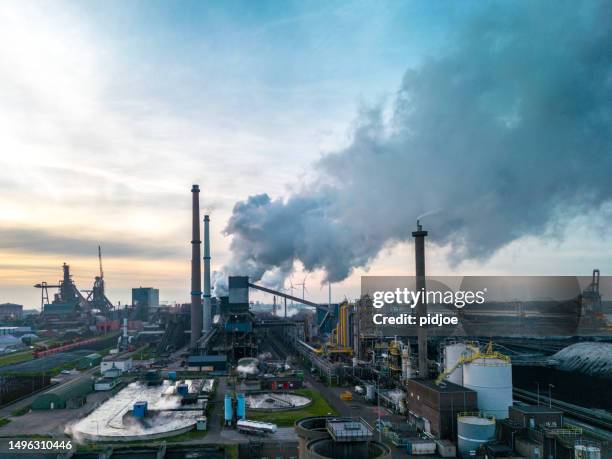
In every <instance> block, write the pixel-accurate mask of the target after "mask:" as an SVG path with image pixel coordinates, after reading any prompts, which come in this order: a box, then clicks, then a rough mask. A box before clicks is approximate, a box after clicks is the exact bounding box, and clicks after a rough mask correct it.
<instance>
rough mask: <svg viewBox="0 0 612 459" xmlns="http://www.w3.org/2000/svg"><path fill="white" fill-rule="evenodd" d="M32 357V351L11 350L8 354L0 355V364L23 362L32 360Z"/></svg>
mask: <svg viewBox="0 0 612 459" xmlns="http://www.w3.org/2000/svg"><path fill="white" fill-rule="evenodd" d="M33 358H34V354H33V353H32V351H21V352H12V353H10V354H7V355H3V356H2V357H0V366H2V365H12V364H14V363H20V362H25V361H26V360H32V359H33Z"/></svg>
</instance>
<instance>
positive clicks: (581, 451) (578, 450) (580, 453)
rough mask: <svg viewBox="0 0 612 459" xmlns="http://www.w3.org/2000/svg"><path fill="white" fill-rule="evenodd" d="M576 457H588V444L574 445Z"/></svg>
mask: <svg viewBox="0 0 612 459" xmlns="http://www.w3.org/2000/svg"><path fill="white" fill-rule="evenodd" d="M574 458H575V459H587V452H586V446H584V445H576V446H574Z"/></svg>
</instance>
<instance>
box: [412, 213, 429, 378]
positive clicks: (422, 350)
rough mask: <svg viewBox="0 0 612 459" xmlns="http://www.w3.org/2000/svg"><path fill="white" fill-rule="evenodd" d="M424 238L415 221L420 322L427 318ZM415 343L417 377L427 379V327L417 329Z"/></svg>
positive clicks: (423, 233)
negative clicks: (422, 318)
mask: <svg viewBox="0 0 612 459" xmlns="http://www.w3.org/2000/svg"><path fill="white" fill-rule="evenodd" d="M425 236H427V231H423V227H422V226H421V224H420V223H419V221H418V220H417V230H416V231H413V232H412V237H414V254H415V268H416V288H417V291H421V292H423V293H422V294H421V295H420V296H419V298H420V300H419V302H418V303H417V305H416V313H417V320H418V321H419V323H420V321H421V317H426V316H427V302H426V301H424V299H425V287H426V286H425ZM417 341H418V352H419V376H420V377H421V378H427V377H429V370H428V367H427V327H426V326H418V327H417Z"/></svg>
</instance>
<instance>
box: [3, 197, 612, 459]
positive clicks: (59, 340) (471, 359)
mask: <svg viewBox="0 0 612 459" xmlns="http://www.w3.org/2000/svg"><path fill="white" fill-rule="evenodd" d="M191 204H192V208H191V211H192V234H191V239H190V245H191V249H192V258H191V290H190V292H189V295H190V297H191V302H190V303H188V304H182V305H173V306H167V305H163V304H160V301H159V290H158V289H156V288H154V287H153V286H144V287H143V286H140V285H139V281H138V280H137V279H136V280H135V281H134V282H135V285H137V286H135V287H134V288H133V290H132V302H131V304H126V305H118V304H115V303H113V301H112V294H110V292H109V291H107V289H106V285H105V277H104V270H103V255H102V249H101V248H98V253H97V255H98V261H99V273H98V275H97V276H96V277H95V279H94V280H93V283H92V284H91V285H89V286H86V288H85V289H81V288H80V286H77V285H76V283H75V281H74V280H73V277H72V273H71V270H70V266H69V264H67V263H63V265H62V260H59V261H58V271H59V269H60V268H61V276H60V275H58V277H59V278H60V280H59V281H57V282H54V281H41V282H40V283H37V284H36V285H35V286H34V288H36V289H38V290H39V291H40V301H41V308H40V310H37V311H27V310H23V308H22V307H21V306H20V305H17V304H12V303H7V304H0V324H1V326H0V351H1V353H0V457H1V458H11V457H16V458H17V457H48V458H56V457H64V458H68V457H73V458H107V459H110V458H131V457H133V458H164V457H167V458H198V457H201V458H258V459H259V458H261V459H263V458H283V459H291V458H300V459H306V458H313V459H315V458H316V459H324V458H330V459H333V458H335V459H360V458H364V459H366V458H367V459H370V458H372V459H374V458H381V459H383V458H409V457H421V456H422V457H430V458H439V457H442V458H452V457H459V458H516V459H518V458H525V459H535V458H538V459H574V458H577V459H578V458H579V459H587V458H588V459H602V458H612V437H611V435H612V395H611V394H612V389H611V388H612V357H611V355H612V337H611V334H610V330H611V328H610V326H611V325H610V324H609V323H608V320H609V319H608V317H609V314H608V311H609V304H608V302H607V300H606V299H605V298H602V293H601V288H600V286H601V284H600V282H601V280H600V273H599V271H598V270H597V269H595V270H594V271H593V273H592V275H589V276H588V284H587V285H586V286H584V287H581V291H580V293H579V295H577V298H570V299H568V300H567V301H564V302H563V303H560V305H558V306H555V305H552V306H551V304H549V303H547V301H548V300H542V301H541V302H540V303H538V304H534V303H524V304H520V305H519V302H518V300H517V301H514V302H513V303H512V304H511V305H505V306H503V307H506V306H507V307H506V309H504V310H503V311H502V309H503V308H502V305H501V303H500V302H496V303H494V304H475V305H474V307H473V308H470V305H467V306H465V307H463V308H461V309H458V308H455V307H454V305H453V304H451V305H450V307H449V308H447V309H446V310H443V311H442V312H440V313H439V315H440V317H451V318H453V319H452V320H450V319H449V323H451V322H453V323H456V324H458V325H457V326H456V327H454V328H453V329H452V332H449V333H446V332H444V333H443V332H441V331H440V330H442V329H444V328H443V327H438V326H436V325H435V324H433V322H432V320H433V319H430V318H431V317H433V313H434V312H435V311H438V310H439V309H436V308H434V307H433V306H434V305H432V304H428V301H425V299H426V298H427V295H425V294H424V292H426V291H428V289H433V288H434V285H433V283H430V282H429V273H428V272H427V269H426V259H427V253H426V250H427V238H428V231H427V230H426V229H427V228H425V227H424V226H423V225H421V223H420V222H417V223H416V227H415V229H414V232H412V236H413V238H414V251H415V254H414V291H416V292H423V295H421V296H419V297H418V299H417V301H416V302H414V304H412V305H411V307H409V308H408V313H407V315H408V316H412V317H414V319H415V323H416V324H417V325H415V326H407V325H402V326H397V327H396V328H393V329H392V331H389V332H387V331H388V329H387V328H385V327H377V326H373V325H372V318H371V313H372V310H373V307H372V301H371V298H370V297H369V295H367V294H362V295H361V296H360V297H359V298H355V299H354V300H346V299H345V300H343V301H341V302H336V301H334V299H333V298H332V297H331V293H330V298H329V301H328V302H326V303H317V302H314V301H310V300H308V299H307V298H306V295H305V294H303V295H302V296H301V297H300V296H296V295H294V294H293V291H291V292H290V293H291V294H289V293H287V291H284V290H280V289H276V288H273V287H271V286H269V285H265V284H263V283H262V282H261V281H259V280H256V279H251V278H249V277H248V276H246V275H244V273H240V272H232V273H227V277H228V278H227V292H222V294H221V292H216V291H215V289H214V288H213V286H212V285H211V264H212V263H213V262H214V260H211V244H210V225H211V218H210V217H209V215H204V216H203V218H202V216H201V215H200V188H199V186H198V185H193V187H192V189H191ZM187 236H188V235H186V237H185V239H187ZM101 246H102V247H103V246H104V244H103V243H102V244H101ZM67 262H69V260H67ZM406 263H407V264H410V265H412V263H413V262H411V261H407V262H406ZM254 292H257V293H258V295H259V296H260V297H265V298H268V299H269V301H267V304H262V303H261V302H259V303H258V304H257V305H255V304H254V303H253V301H252V299H251V296H250V295H251V294H253V293H254ZM455 300H456V298H455ZM255 306H257V307H255ZM288 308H291V313H288ZM487 308H488V309H487ZM496 308H497V309H496ZM508 308H511V309H510V310H508ZM512 308H514V309H512ZM551 308H552V309H551ZM381 310H384V309H381ZM515 310H516V311H518V312H517V316H516V317H520V318H522V319H521V320H530V319H529V318H530V317H533V319H532V320H531V322H536V321H537V320H540V318H541V316H540V315H538V314H540V313H542V314H544V317H545V319H546V323H547V324H549V326H552V325H550V324H563V326H565V324H567V321H569V323H570V326H569V332H568V330H567V329H566V328H563V327H559V328H558V330H559V333H558V334H557V333H544V334H542V335H541V336H537V335H536V334H527V333H523V332H524V331H525V330H527V327H525V328H523V327H521V326H517V324H518V323H519V322H516V320H518V319H517V318H516V317H515V316H514V315H513V314H514V311H515ZM496 311H497V312H496ZM400 312H402V311H399V312H398V316H399V314H400ZM502 312H503V313H502ZM504 314H506V315H507V320H506V322H503V321H502V322H496V321H497V320H498V318H499V317H500V316H502V315H504ZM421 318H423V319H427V320H426V321H425V322H422V323H426V325H422V326H419V325H418V324H419V320H420V319H421ZM441 320H442V319H441ZM489 324H490V325H489ZM555 326H556V325H555ZM546 330H549V329H546ZM9 440H10V442H11V443H10V444H9ZM20 440H23V441H20ZM32 441H39V442H42V444H43V445H44V447H43V448H42V449H41V448H37V449H36V450H34V449H32V448H33V446H32V443H29V442H32ZM15 442H17V443H15ZM16 445H17V446H16Z"/></svg>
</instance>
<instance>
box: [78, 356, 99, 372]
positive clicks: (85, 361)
mask: <svg viewBox="0 0 612 459" xmlns="http://www.w3.org/2000/svg"><path fill="white" fill-rule="evenodd" d="M101 361H102V356H101V355H100V354H97V353H93V354H89V355H86V356H85V357H83V358H82V359H80V360H79V361H78V363H77V368H78V369H80V370H83V369H85V368H92V367H95V366H96V365H100V362H101Z"/></svg>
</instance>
